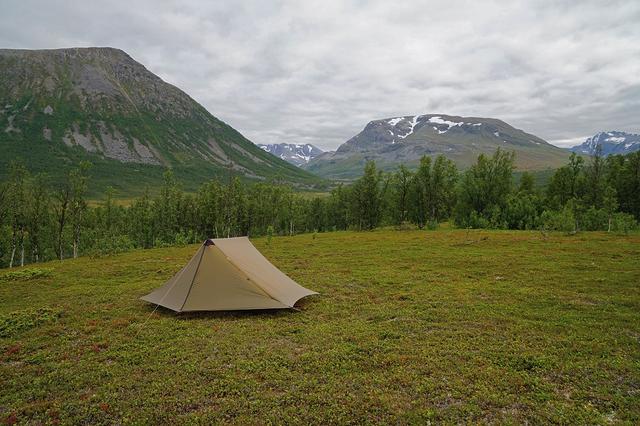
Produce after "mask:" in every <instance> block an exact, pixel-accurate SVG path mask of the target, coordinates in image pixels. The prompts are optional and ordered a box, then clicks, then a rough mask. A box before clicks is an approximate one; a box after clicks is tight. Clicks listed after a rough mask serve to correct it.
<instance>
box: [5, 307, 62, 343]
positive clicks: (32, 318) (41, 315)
mask: <svg viewBox="0 0 640 426" xmlns="http://www.w3.org/2000/svg"><path fill="white" fill-rule="evenodd" d="M62 312H63V311H62V310H61V309H53V308H39V309H25V310H21V311H14V312H9V313H8V314H5V315H0V337H3V338H6V337H14V336H16V335H17V334H19V333H21V332H23V331H26V330H29V329H32V328H35V327H38V326H40V325H42V324H46V323H50V322H55V321H57V320H58V318H60V316H61V315H62Z"/></svg>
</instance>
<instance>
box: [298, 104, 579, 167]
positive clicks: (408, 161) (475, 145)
mask: <svg viewBox="0 0 640 426" xmlns="http://www.w3.org/2000/svg"><path fill="white" fill-rule="evenodd" d="M497 148H502V149H505V150H512V151H515V152H516V164H517V166H518V168H519V169H521V170H540V169H547V168H554V167H557V166H560V165H562V164H564V162H565V161H566V157H567V154H566V151H564V150H562V149H560V148H558V147H555V146H553V145H551V144H549V143H548V142H546V141H545V140H543V139H541V138H539V137H537V136H534V135H532V134H529V133H526V132H524V131H522V130H519V129H516V128H514V127H512V126H510V125H509V124H507V123H505V122H504V121H501V120H497V119H493V118H481V117H460V116H451V115H445V114H425V115H414V116H401V117H392V118H385V119H381V120H374V121H371V122H369V123H368V124H367V125H366V126H365V128H364V129H363V130H362V131H361V132H360V133H358V134H357V135H355V136H354V137H353V138H351V139H349V140H348V141H346V142H345V143H344V144H342V145H341V146H340V147H339V148H338V149H337V150H336V151H335V152H332V153H325V154H322V155H320V156H318V157H316V158H315V159H313V160H311V161H310V162H309V164H308V165H306V166H304V168H306V169H307V170H309V171H312V172H314V173H316V174H318V175H320V176H325V177H331V178H350V177H354V176H356V175H357V173H359V172H360V171H361V170H362V166H363V165H364V163H365V162H366V161H367V160H375V161H376V162H377V163H378V165H380V166H381V167H382V168H383V169H394V168H396V167H397V166H398V165H400V164H405V165H408V166H414V165H417V163H418V161H419V160H420V158H421V157H422V156H423V155H430V156H436V155H438V154H443V155H445V156H447V157H449V158H451V159H452V160H454V161H455V162H456V163H457V164H458V166H459V167H461V168H464V167H467V166H469V165H471V164H472V163H473V162H475V160H476V158H477V156H478V155H479V154H481V153H485V154H492V153H493V152H494V151H495V150H496V149H497Z"/></svg>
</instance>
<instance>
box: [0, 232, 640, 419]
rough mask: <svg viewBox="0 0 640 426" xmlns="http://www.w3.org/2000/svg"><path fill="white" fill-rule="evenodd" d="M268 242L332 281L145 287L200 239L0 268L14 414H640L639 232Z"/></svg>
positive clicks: (3, 341) (283, 264)
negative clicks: (214, 290)
mask: <svg viewBox="0 0 640 426" xmlns="http://www.w3.org/2000/svg"><path fill="white" fill-rule="evenodd" d="M314 236H315V238H314ZM253 242H254V244H255V245H256V247H257V248H258V249H259V250H260V251H261V252H262V253H263V254H264V255H265V256H266V257H267V258H268V259H269V260H271V261H272V262H273V263H274V264H275V265H276V266H277V267H279V268H280V269H281V270H283V271H284V272H285V273H287V274H288V275H289V276H291V277H292V278H293V279H294V280H296V281H297V282H299V283H300V284H301V285H303V286H305V287H307V288H310V289H313V290H315V291H318V292H319V293H320V295H317V296H311V297H308V298H305V299H303V300H302V301H300V303H299V304H298V306H297V308H298V309H299V310H298V311H294V310H283V311H267V312H212V313H191V314H175V313H173V312H171V311H167V310H164V309H162V308H160V309H158V310H155V311H154V308H155V307H154V306H152V305H149V304H147V303H144V302H142V301H140V300H139V297H140V296H142V295H144V294H147V293H148V292H150V291H151V290H152V289H154V288H156V287H158V286H160V285H161V284H162V283H164V282H165V281H166V280H167V279H169V278H170V277H171V276H172V275H173V274H174V273H176V272H177V271H179V270H180V268H182V267H183V266H184V265H185V263H186V262H187V261H188V260H189V259H190V258H191V256H192V255H193V253H194V252H195V250H196V249H197V246H196V245H190V246H185V247H169V248H156V249H149V250H134V251H131V252H128V253H124V254H115V255H112V256H105V257H100V258H96V259H91V258H89V257H82V258H79V259H75V260H67V261H65V262H56V263H55V282H54V283H51V280H50V279H49V278H36V279H33V280H30V281H29V285H17V283H16V282H12V281H0V300H2V304H0V318H2V319H1V324H2V326H1V327H2V330H3V331H2V333H3V337H2V338H0V383H1V384H2V385H1V387H2V392H0V421H6V422H16V423H18V424H47V423H58V422H59V423H61V424H98V425H100V424H124V423H131V424H168V423H171V424H196V423H199V424H220V423H230V424H256V423H260V424H282V423H291V424H319V425H320V424H321V425H326V424H427V423H429V422H431V423H438V424H439V423H446V424H452V423H455V424H459V423H498V424H527V423H528V424H547V423H553V424H607V423H619V424H638V423H639V422H640V404H639V403H638V402H639V399H638V398H639V394H638V384H639V383H640V368H638V366H639V365H640V350H639V348H640V346H639V345H640V293H639V292H638V283H640V263H639V262H638V259H639V258H640V235H638V234H637V233H630V234H629V235H618V234H615V233H613V232H611V233H607V232H583V233H578V234H574V235H571V236H566V235H565V234H564V232H551V231H549V232H546V233H545V234H543V233H541V232H540V231H537V230H535V231H504V230H474V229H469V230H459V229H450V228H447V227H440V228H439V229H438V230H435V231H418V230H405V231H401V232H400V231H395V230H393V229H389V230H375V231H372V232H351V231H347V232H331V233H317V234H304V235H297V236H292V237H278V236H273V237H272V238H271V239H270V241H269V240H268V239H267V238H266V237H265V238H258V239H253ZM49 265H50V264H47V265H45V266H46V267H49ZM41 308H42V309H41ZM61 312H63V314H60V313H61Z"/></svg>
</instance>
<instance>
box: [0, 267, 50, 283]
mask: <svg viewBox="0 0 640 426" xmlns="http://www.w3.org/2000/svg"><path fill="white" fill-rule="evenodd" d="M52 273H53V269H52V268H24V269H19V270H17V271H9V272H5V273H3V274H0V281H29V280H34V279H39V278H49V277H51V275H52Z"/></svg>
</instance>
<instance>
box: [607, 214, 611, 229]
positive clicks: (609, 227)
mask: <svg viewBox="0 0 640 426" xmlns="http://www.w3.org/2000/svg"><path fill="white" fill-rule="evenodd" d="M607 232H611V216H609V226H608V228H607Z"/></svg>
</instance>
